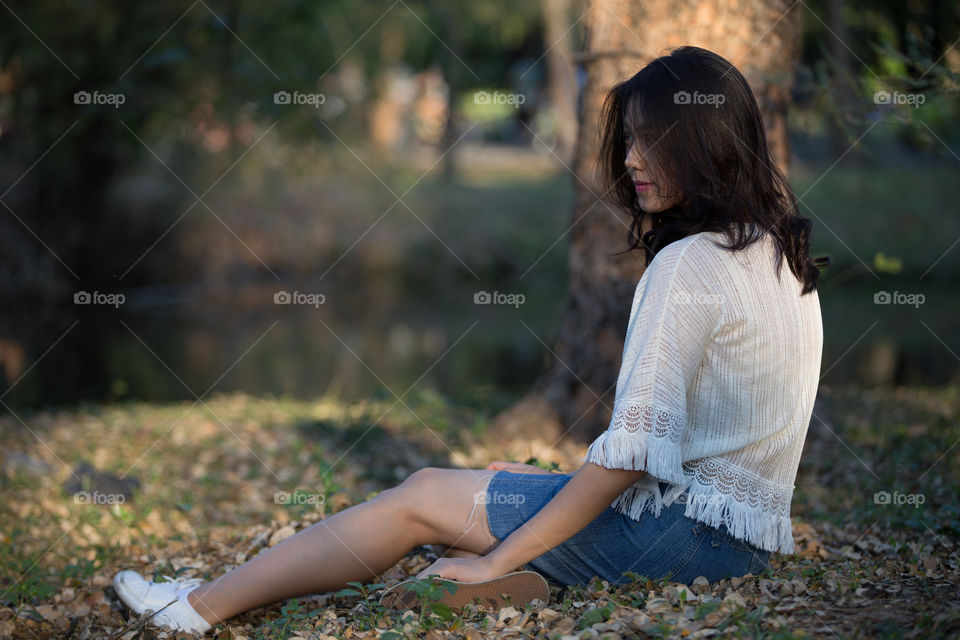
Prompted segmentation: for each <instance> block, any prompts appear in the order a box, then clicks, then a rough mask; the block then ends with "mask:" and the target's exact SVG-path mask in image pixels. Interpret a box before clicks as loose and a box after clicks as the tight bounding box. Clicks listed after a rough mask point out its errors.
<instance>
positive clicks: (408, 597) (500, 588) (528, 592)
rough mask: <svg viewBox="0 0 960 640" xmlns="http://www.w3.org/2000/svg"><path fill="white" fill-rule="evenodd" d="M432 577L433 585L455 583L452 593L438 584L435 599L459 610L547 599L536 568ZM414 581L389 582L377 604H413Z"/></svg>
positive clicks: (547, 592)
mask: <svg viewBox="0 0 960 640" xmlns="http://www.w3.org/2000/svg"><path fill="white" fill-rule="evenodd" d="M433 580H434V582H433V584H439V585H443V583H451V584H453V585H456V587H457V588H456V590H455V591H454V592H453V593H450V591H449V590H447V589H445V588H443V587H442V586H441V590H442V592H443V595H442V596H441V597H440V599H439V600H437V602H439V603H441V604H445V605H447V606H448V607H450V608H451V609H460V608H462V607H464V606H465V605H468V604H481V605H485V606H489V607H493V608H494V609H500V608H501V607H505V606H507V605H518V604H527V603H529V602H531V601H532V600H534V599H535V598H538V599H540V600H541V601H543V602H544V603H546V602H549V601H550V586H549V585H548V584H547V581H546V580H545V579H544V577H543V576H542V575H540V574H539V573H537V572H536V571H514V572H512V573H508V574H505V575H502V576H499V577H496V578H491V579H490V580H483V581H481V582H460V581H459V580H448V579H446V578H434V579H433ZM416 581H417V580H416V578H410V579H409V580H404V581H403V582H400V583H398V584H395V585H393V586H392V587H390V588H389V589H387V590H386V591H385V592H384V593H383V595H382V596H380V604H382V605H383V606H385V607H388V608H390V609H412V608H414V607H416V606H417V605H418V604H419V603H420V599H419V597H418V596H417V594H416V592H415V591H413V589H411V588H410V586H411V585H412V584H414V583H415V582H416Z"/></svg>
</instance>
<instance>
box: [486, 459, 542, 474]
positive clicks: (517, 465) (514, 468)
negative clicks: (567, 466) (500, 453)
mask: <svg viewBox="0 0 960 640" xmlns="http://www.w3.org/2000/svg"><path fill="white" fill-rule="evenodd" d="M487 469H495V470H497V471H509V472H511V473H553V472H552V471H547V470H546V469H541V468H540V467H537V466H534V465H532V464H523V463H522V462H503V461H501V460H497V461H496V462H491V463H490V464H488V465H487Z"/></svg>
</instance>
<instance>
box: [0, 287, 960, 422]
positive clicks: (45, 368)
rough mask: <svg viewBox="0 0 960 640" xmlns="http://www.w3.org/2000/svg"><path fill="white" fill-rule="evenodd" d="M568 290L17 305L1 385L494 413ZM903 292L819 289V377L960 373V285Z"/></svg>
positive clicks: (542, 350)
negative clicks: (407, 401) (882, 294)
mask: <svg viewBox="0 0 960 640" xmlns="http://www.w3.org/2000/svg"><path fill="white" fill-rule="evenodd" d="M888 285H889V286H888ZM565 287H566V283H565V282H563V280H562V279H561V278H559V277H555V278H543V279H541V280H539V281H537V282H532V281H531V282H530V283H528V284H527V285H525V286H524V287H520V286H515V287H501V289H502V291H501V293H522V294H523V295H524V296H525V300H524V302H523V304H520V305H518V306H511V305H510V304H489V305H479V304H475V303H474V294H475V293H476V292H477V291H478V290H481V288H482V287H481V286H480V285H478V284H476V283H471V282H464V283H459V284H457V283H454V284H453V285H450V284H448V285H447V286H446V287H445V288H444V290H442V291H439V290H433V289H431V287H430V286H429V285H417V286H407V285H403V284H398V283H396V282H391V281H383V282H379V283H376V284H364V285H362V286H361V285H351V284H349V283H342V282H341V283H338V285H337V287H336V288H325V289H322V290H320V289H317V288H311V287H310V286H304V285H303V284H302V283H301V284H300V285H299V288H298V285H296V284H289V283H288V284H287V285H284V286H282V287H280V286H277V285H275V284H269V283H268V284H267V285H264V286H261V287H251V286H244V287H236V288H230V287H225V286H219V287H217V288H215V291H216V295H210V292H211V289H210V288H202V289H195V288H190V287H173V288H169V289H150V290H144V291H139V292H137V291H132V292H127V293H126V300H125V302H124V304H123V305H122V306H120V307H119V308H113V307H110V306H105V305H73V304H67V305H61V306H60V307H51V306H46V307H43V308H30V307H28V306H22V307H17V308H15V309H14V313H8V314H6V317H5V319H4V326H3V330H2V332H0V364H2V365H3V370H4V376H3V385H2V386H0V389H2V391H0V393H3V394H4V395H3V397H2V400H3V402H4V403H6V404H7V405H9V406H11V407H14V408H15V407H39V406H50V405H60V404H73V403H76V402H79V401H84V400H86V401H96V402H101V401H115V400H123V399H140V400H148V401H168V400H190V401H193V400H196V399H197V397H201V398H202V397H206V396H207V395H208V394H210V393H216V392H227V391H244V392H247V393H250V394H256V395H261V394H271V395H274V396H292V397H296V398H314V397H317V396H319V395H321V394H334V395H337V396H339V397H342V398H345V399H355V398H360V397H364V396H369V395H370V394H373V393H379V394H382V395H383V397H386V398H390V399H393V398H394V397H395V396H394V394H396V395H399V396H402V395H403V394H404V393H407V392H409V394H415V393H418V392H422V391H425V390H435V391H438V392H440V393H441V394H443V395H445V396H447V397H449V398H451V399H452V400H454V401H457V402H462V403H466V404H469V405H473V406H484V407H487V408H491V409H492V408H495V407H498V406H505V405H506V404H507V403H509V401H510V398H512V397H517V396H519V395H520V394H522V393H523V391H524V390H525V389H526V388H527V387H528V386H529V385H530V384H531V383H532V382H533V380H534V378H535V377H536V375H537V372H538V371H539V369H540V367H541V366H542V365H543V363H544V362H545V361H546V359H547V358H548V356H549V353H548V351H547V349H546V347H545V346H544V345H543V344H542V343H541V341H542V342H543V343H546V344H547V345H550V346H553V340H554V338H555V336H556V333H557V331H558V328H559V323H560V317H561V314H562V311H563V308H562V307H563V293H564V291H565ZM487 288H488V289H489V290H490V291H491V292H492V291H493V290H495V289H496V287H493V286H491V287H487ZM280 289H284V290H288V291H289V292H290V293H293V292H294V291H299V292H301V293H302V294H309V293H323V294H324V296H325V298H324V300H323V303H322V304H318V305H316V306H311V305H310V304H289V305H282V304H274V303H273V300H272V298H273V294H274V293H276V291H277V290H280ZM896 289H897V284H896V282H892V283H891V282H888V283H874V282H865V281H860V282H858V283H851V282H847V283H843V284H839V285H837V286H832V285H831V283H830V282H829V281H825V282H824V283H823V285H822V287H821V292H820V298H821V304H822V309H823V318H824V335H825V347H824V356H823V368H822V370H821V373H822V375H823V378H822V382H823V383H825V384H832V383H835V384H843V383H846V382H851V381H856V382H861V383H864V384H877V383H882V384H888V383H895V384H923V385H927V384H935V385H940V384H947V383H950V382H954V383H956V382H958V381H960V357H958V354H960V305H958V302H957V297H956V295H955V288H954V287H951V286H947V285H937V284H935V283H931V284H928V285H926V286H925V287H923V288H919V287H906V286H904V287H903V288H902V291H904V292H907V293H922V294H923V295H924V300H923V303H922V304H919V305H916V304H914V305H911V304H908V303H907V302H906V299H904V298H903V297H902V295H903V294H901V297H900V298H899V302H900V304H897V303H893V304H876V303H875V302H874V295H875V294H876V293H877V292H878V291H881V290H889V292H890V293H891V297H892V294H893V291H895V290H896ZM915 301H916V300H915ZM300 302H304V303H307V302H309V300H308V299H301V300H300ZM514 302H515V301H514ZM406 397H407V398H409V395H408V396H406Z"/></svg>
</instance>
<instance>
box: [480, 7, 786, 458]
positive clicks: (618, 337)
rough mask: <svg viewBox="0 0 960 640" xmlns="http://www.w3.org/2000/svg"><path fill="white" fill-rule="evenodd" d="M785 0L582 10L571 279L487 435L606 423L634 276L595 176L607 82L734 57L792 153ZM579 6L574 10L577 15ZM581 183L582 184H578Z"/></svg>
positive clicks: (778, 153)
mask: <svg viewBox="0 0 960 640" xmlns="http://www.w3.org/2000/svg"><path fill="white" fill-rule="evenodd" d="M799 11H800V10H799V9H797V8H796V5H794V6H793V8H792V9H791V4H790V3H789V2H787V1H786V0H758V1H756V2H753V3H747V4H744V3H740V2H734V1H733V0H704V1H699V0H697V1H694V0H686V1H678V0H648V1H642V0H600V1H598V2H593V3H592V6H591V7H590V11H589V13H588V14H587V16H586V17H585V18H584V20H585V25H586V28H587V46H586V51H585V52H582V53H580V54H578V55H577V56H576V59H578V60H579V61H580V62H581V63H583V64H584V65H585V67H586V71H587V83H586V86H585V88H584V96H583V108H582V113H581V114H580V127H579V132H578V141H577V149H576V153H575V158H574V170H575V171H576V174H577V178H578V179H577V195H576V203H575V207H574V210H573V215H572V220H571V226H572V228H573V231H572V235H571V246H570V255H569V261H568V264H569V268H570V288H569V290H568V292H567V298H566V304H565V311H564V317H563V321H562V324H561V328H560V333H559V337H558V339H557V343H556V345H555V347H554V348H553V352H554V354H555V356H553V357H552V359H551V360H550V362H549V364H548V365H547V367H546V369H545V370H544V371H543V373H542V374H541V375H540V377H539V378H538V380H537V382H536V383H535V384H534V387H533V389H532V390H531V392H530V393H529V394H528V395H527V396H526V397H524V398H523V399H522V400H521V401H520V402H518V403H517V404H515V405H513V406H512V407H510V408H509V409H507V410H506V411H504V412H503V413H501V414H500V415H498V416H497V417H496V419H495V420H494V422H493V425H492V426H491V434H492V435H493V436H494V437H497V436H501V435H507V436H519V437H533V436H535V435H536V436H540V437H545V438H547V439H548V440H549V441H550V442H553V441H555V440H560V439H566V438H570V439H572V440H573V441H575V442H579V443H588V442H590V441H592V440H593V439H594V438H595V437H596V436H597V435H599V434H600V433H601V432H602V431H603V430H604V429H605V428H606V427H607V425H608V424H609V421H610V416H611V413H612V409H613V401H614V391H615V386H616V381H617V375H618V373H619V370H620V360H621V357H622V352H623V340H624V335H625V333H626V329H627V322H628V320H629V317H628V316H629V312H630V303H631V300H632V298H633V293H634V290H635V288H636V285H637V282H638V281H639V279H640V277H641V276H642V275H643V268H644V267H643V258H642V256H641V255H640V254H639V253H638V252H631V253H630V254H625V255H620V256H611V255H610V254H611V253H613V252H615V251H620V250H623V249H624V248H625V247H626V242H627V230H628V228H629V218H628V217H627V213H626V212H624V211H620V210H617V209H616V208H615V207H614V206H613V205H612V204H610V205H608V203H607V201H606V199H602V198H600V196H602V195H603V189H602V187H601V186H600V185H599V184H597V181H596V178H595V174H594V172H595V167H596V154H597V144H596V134H597V125H598V119H599V112H600V107H601V105H602V102H603V99H604V97H605V95H606V93H607V91H608V90H609V89H610V88H611V87H612V86H613V85H614V84H616V83H617V82H619V81H621V80H624V79H626V78H628V77H630V76H631V75H633V74H634V73H636V72H637V71H638V70H639V69H640V68H641V67H642V66H643V65H645V64H646V63H648V62H649V61H650V60H652V59H653V58H655V57H657V56H659V55H661V54H665V53H667V52H669V51H670V50H671V49H673V48H675V47H678V46H681V45H686V44H691V45H696V46H700V47H703V48H705V49H709V50H711V51H714V52H716V53H718V54H720V55H722V56H723V57H725V58H726V59H727V60H729V61H730V62H731V63H733V64H734V65H735V66H736V67H737V68H738V69H739V70H740V71H741V72H742V73H743V74H744V76H745V77H746V79H747V81H748V82H749V83H750V86H751V88H752V89H753V92H754V94H755V95H756V97H757V102H758V103H759V105H760V109H761V112H762V114H763V118H764V123H765V125H766V128H767V138H768V143H769V145H770V149H771V152H772V154H773V156H774V158H775V160H776V161H777V162H778V163H779V165H780V167H781V169H783V170H784V171H785V172H786V170H787V166H788V162H789V145H788V140H787V128H786V118H787V108H788V106H789V98H790V93H789V89H790V84H791V82H792V76H793V69H794V63H795V62H796V61H797V60H798V58H799V53H800V51H799V47H800V22H799V20H800V16H799ZM578 15H579V14H578ZM584 185H586V186H584Z"/></svg>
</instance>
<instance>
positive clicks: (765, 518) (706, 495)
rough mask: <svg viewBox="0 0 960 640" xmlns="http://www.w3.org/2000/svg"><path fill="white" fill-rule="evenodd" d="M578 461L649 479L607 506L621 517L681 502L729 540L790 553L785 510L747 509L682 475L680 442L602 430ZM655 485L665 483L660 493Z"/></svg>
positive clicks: (688, 512)
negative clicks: (724, 532) (722, 528)
mask: <svg viewBox="0 0 960 640" xmlns="http://www.w3.org/2000/svg"><path fill="white" fill-rule="evenodd" d="M584 460H585V461H586V462H592V463H594V464H598V465H600V466H602V467H606V468H608V469H632V470H644V471H647V473H648V474H649V475H647V476H644V477H643V478H642V479H641V480H639V481H638V482H636V483H634V484H633V485H631V486H630V487H628V488H627V489H626V490H625V491H624V492H623V493H621V494H620V495H619V496H618V497H617V498H616V500H614V501H613V503H612V504H611V506H612V507H614V508H615V509H616V510H617V511H619V512H620V513H622V514H624V515H626V516H629V517H631V518H633V519H635V520H639V519H640V515H641V513H643V511H644V510H645V509H646V510H647V511H652V512H653V514H654V516H659V515H660V511H661V509H662V508H663V507H664V506H670V505H671V504H673V503H674V501H680V502H685V503H686V505H687V506H686V509H685V511H684V515H685V516H686V517H688V518H693V519H694V520H697V521H699V522H703V523H705V524H707V525H709V526H711V527H715V528H716V527H719V526H720V524H723V525H725V527H726V529H727V532H728V533H729V534H730V535H731V536H733V537H734V538H737V539H739V540H745V541H747V542H749V543H750V544H752V545H754V546H755V547H759V548H761V549H764V550H766V551H771V552H779V553H793V550H794V543H793V532H792V529H791V521H790V515H789V511H788V513H787V514H782V513H776V512H773V511H769V510H765V509H762V508H758V507H751V506H750V505H749V504H747V503H746V502H740V501H738V500H737V499H736V498H735V497H734V496H733V495H727V494H723V493H721V492H719V491H717V489H716V488H715V487H714V486H712V485H710V484H705V483H702V482H700V480H699V479H698V478H697V477H696V473H695V472H689V471H686V472H685V470H684V469H683V461H682V456H681V450H680V444H679V443H674V442H672V441H671V440H670V439H669V438H657V437H649V436H648V437H647V438H636V437H632V436H630V435H629V434H628V432H625V431H623V430H619V429H618V430H613V431H605V432H603V433H602V434H601V435H600V437H598V438H597V439H596V440H595V441H594V442H593V444H591V445H590V447H589V448H588V450H587V454H586V455H585V456H584ZM660 481H663V482H666V483H668V484H670V487H669V488H668V489H667V491H666V492H665V493H663V494H661V492H660V486H659V482H660ZM788 504H789V503H788Z"/></svg>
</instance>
